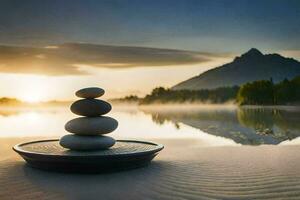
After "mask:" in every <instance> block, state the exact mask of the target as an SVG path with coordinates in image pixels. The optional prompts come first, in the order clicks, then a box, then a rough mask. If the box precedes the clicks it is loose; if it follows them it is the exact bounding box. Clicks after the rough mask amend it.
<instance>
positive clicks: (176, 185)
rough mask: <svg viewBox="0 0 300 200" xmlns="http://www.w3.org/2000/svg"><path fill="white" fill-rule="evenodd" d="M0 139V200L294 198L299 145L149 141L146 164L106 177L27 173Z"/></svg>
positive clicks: (299, 176)
mask: <svg viewBox="0 0 300 200" xmlns="http://www.w3.org/2000/svg"><path fill="white" fill-rule="evenodd" d="M28 140H31V139H24V138H23V139H5V138H2V139H0V199H1V200H6V199H75V200H81V199H299V198H300V170H299V169H300V153H299V152H300V146H297V145H294V146H258V147H255V146H254V147H253V146H240V147H239V146H237V147H230V146H228V147H203V146H202V145H201V142H198V141H196V140H192V139H186V140H180V139H176V140H175V139H174V140H153V141H155V142H159V143H163V144H164V145H165V149H164V150H163V151H162V152H161V153H160V154H159V155H158V157H156V158H155V160H154V161H153V162H152V164H151V165H149V166H147V167H145V168H140V169H135V170H131V171H124V172H117V173H111V174H96V175H92V174H89V175H78V174H61V173H53V172H44V171H40V170H36V169H31V168H30V167H28V166H27V165H25V163H24V161H23V160H22V159H21V158H20V157H19V156H18V155H17V154H16V153H15V152H13V151H12V150H11V146H12V145H14V144H16V143H18V142H21V141H28Z"/></svg>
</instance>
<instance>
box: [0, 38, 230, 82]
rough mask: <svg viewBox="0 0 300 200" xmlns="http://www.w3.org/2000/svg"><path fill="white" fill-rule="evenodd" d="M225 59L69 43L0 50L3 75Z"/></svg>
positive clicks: (60, 73)
mask: <svg viewBox="0 0 300 200" xmlns="http://www.w3.org/2000/svg"><path fill="white" fill-rule="evenodd" d="M218 57H226V55H219V54H211V53H203V52H196V51H185V50H176V49H161V48H146V47H131V46H110V45H95V44H84V43H66V44H62V45H56V46H47V47H44V48H34V47H18V46H0V73H20V74H42V75H49V76H56V75H58V76H64V75H84V74H88V70H87V69H85V68H84V66H90V67H95V68H132V67H150V66H151V67H162V66H178V65H188V64H197V63H205V62H209V61H212V60H214V59H215V58H218Z"/></svg>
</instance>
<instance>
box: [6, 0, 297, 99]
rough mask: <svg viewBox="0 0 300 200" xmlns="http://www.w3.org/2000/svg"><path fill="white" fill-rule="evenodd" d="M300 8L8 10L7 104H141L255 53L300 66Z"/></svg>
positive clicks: (109, 2)
mask: <svg viewBox="0 0 300 200" xmlns="http://www.w3.org/2000/svg"><path fill="white" fill-rule="evenodd" d="M299 35H300V1H298V0H251V1H250V0H239V1H237V0H223V1H221V0H182V1H174V0H172V1H170V0H130V1H129V0H128V1H127V0H64V1H61V0H43V1H40V0H26V1H22V0H2V1H1V2H0V96H9V97H16V98H20V99H22V100H26V101H39V100H51V99H58V100H67V99H72V98H75V97H74V91H76V90H77V89H79V88H81V87H87V86H98V87H103V88H104V89H105V90H106V91H107V95H106V98H114V97H121V96H124V95H128V94H137V95H139V96H143V95H145V94H146V93H149V92H150V91H151V89H153V88H154V87H156V86H165V87H171V86H172V85H174V84H176V83H178V82H180V81H183V80H185V79H187V78H190V77H193V76H195V75H199V74H200V73H202V72H204V71H206V70H208V69H211V68H214V67H217V66H219V65H221V64H224V63H226V62H230V61H231V60H232V59H233V58H234V56H236V55H239V54H241V53H244V52H246V51H248V50H249V49H250V48H252V47H255V48H258V49H259V50H261V51H262V52H263V53H280V54H282V55H284V56H287V57H294V58H296V59H298V60H300V37H299Z"/></svg>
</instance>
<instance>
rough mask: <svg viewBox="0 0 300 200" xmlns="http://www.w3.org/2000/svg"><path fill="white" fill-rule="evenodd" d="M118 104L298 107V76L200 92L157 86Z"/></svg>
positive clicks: (126, 98) (299, 91) (299, 83)
mask: <svg viewBox="0 0 300 200" xmlns="http://www.w3.org/2000/svg"><path fill="white" fill-rule="evenodd" d="M117 100H118V101H120V102H130V103H132V102H138V103H139V104H155V103H213V104H222V103H227V102H233V103H237V104H239V105H288V104H300V76H297V77H295V78H294V79H292V80H288V79H285V80H283V81H281V82H279V83H273V80H272V79H270V80H260V81H254V82H249V83H246V84H244V85H242V86H240V87H239V86H232V87H220V88H216V89H201V90H172V89H169V88H164V87H157V88H155V89H153V90H152V92H151V93H150V94H148V95H146V96H145V97H144V98H139V97H137V96H134V95H130V96H127V97H124V98H121V99H117Z"/></svg>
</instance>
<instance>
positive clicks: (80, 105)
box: [71, 99, 111, 117]
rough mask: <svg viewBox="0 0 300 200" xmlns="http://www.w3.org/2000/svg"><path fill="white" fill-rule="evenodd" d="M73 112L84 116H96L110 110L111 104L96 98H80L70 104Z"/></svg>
mask: <svg viewBox="0 0 300 200" xmlns="http://www.w3.org/2000/svg"><path fill="white" fill-rule="evenodd" d="M71 111H72V112H73V113H74V114H77V115H82V116H86V117H98V116H101V115H104V114H106V113H108V112H109V111H111V105H110V104H109V103H108V102H106V101H102V100H98V99H81V100H78V101H75V102H74V103H73V104H72V105H71Z"/></svg>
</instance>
